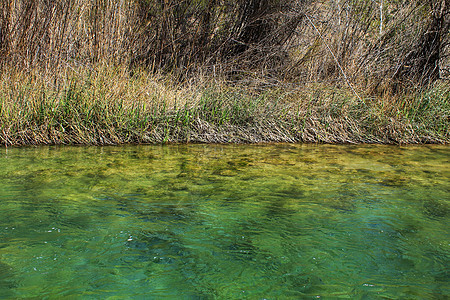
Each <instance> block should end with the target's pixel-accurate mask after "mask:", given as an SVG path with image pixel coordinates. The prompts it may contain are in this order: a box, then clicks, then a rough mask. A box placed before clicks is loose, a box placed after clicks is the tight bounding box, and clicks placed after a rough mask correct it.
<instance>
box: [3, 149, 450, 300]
mask: <svg viewBox="0 0 450 300" xmlns="http://www.w3.org/2000/svg"><path fill="white" fill-rule="evenodd" d="M0 153H1V154H0V298H2V299H5V298H6V299H8V298H11V299H14V298H33V297H35V298H39V299H40V298H47V299H57V298H58V299H59V298H75V299H77V298H83V299H90V298H92V299H124V298H125V299H126V298H132V299H159V298H167V299H171V298H182V299H312V298H314V299H316V298H325V299H334V298H348V299H405V298H406V299H446V298H447V297H448V296H449V295H450V288H449V287H450V284H449V279H450V277H449V271H448V266H449V250H450V239H449V230H448V229H449V227H448V224H449V216H450V214H449V212H450V201H449V200H450V199H449V187H450V186H449V177H450V168H449V166H450V165H449V157H450V155H449V154H450V148H449V147H448V146H420V147H413V146H408V147H398V146H375V145H370V146H369V145H368V146H331V145H264V146H262V145H253V146H248V145H245V146H232V145H226V146H225V145H223V146H222V145H173V146H123V147H103V148H100V147H38V148H21V149H1V152H0Z"/></svg>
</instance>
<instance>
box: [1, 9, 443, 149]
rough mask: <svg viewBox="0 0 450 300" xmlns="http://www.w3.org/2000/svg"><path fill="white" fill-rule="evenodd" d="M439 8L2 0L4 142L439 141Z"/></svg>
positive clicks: (440, 28)
mask: <svg viewBox="0 0 450 300" xmlns="http://www.w3.org/2000/svg"><path fill="white" fill-rule="evenodd" d="M449 7H450V5H449V1H448V0H438V1H436V0H427V1H418V0H417V1H398V0H383V1H382V2H381V0H380V1H365V0H334V1H313V0H297V1H294V0H285V1H281V0H250V1H244V0H237V1H230V0H184V1H174V0H164V1H163V0H123V1H113V0H92V1H87V0H65V1H60V0H17V1H7V0H0V68H1V70H0V75H1V76H2V77H1V85H2V86H1V90H0V102H1V111H0V127H1V132H0V143H1V144H4V145H12V144H17V145H19V144H20V145H23V144H40V143H86V144H114V143H124V142H167V141H173V142H186V141H195V142H267V141H269V142H274V141H287V142H298V141H303V142H382V143H410V142H414V143H416V142H446V141H448V138H449V134H448V124H449V122H450V120H449V117H448V115H449V101H448V99H449V88H448V87H449V85H448V83H446V81H447V80H448V72H449V69H448V68H449V67H448V61H449V53H450V51H449V49H450V48H449V37H448V31H449V29H450V27H449V26H450V25H449V24H450V22H449V18H450V14H449V11H450V9H449ZM161 82H163V83H161ZM154 86H159V87H162V86H163V87H164V88H163V91H161V90H158V91H157V92H155V90H154V89H153V87H154ZM211 90H213V91H214V92H213V93H212V94H211V92H210V91H211ZM230 91H233V92H230ZM330 91H332V92H330ZM349 91H350V93H349ZM145 95H147V96H145ZM174 95H176V96H174ZM180 95H182V96H180ZM315 95H316V96H315ZM317 95H318V96H317ZM236 98H241V99H240V100H239V101H237V100H236ZM199 99H203V100H201V101H200V100H199ZM217 99H221V100H220V101H219V100H217ZM262 99H263V100H262ZM280 99H283V101H281V100H280ZM286 99H288V100H286ZM312 99H314V100H312ZM202 101H203V102H202ZM204 101H207V103H206V102H204ZM280 101H281V102H280ZM180 103H182V105H181V104H180ZM180 105H181V106H180ZM249 107H251V109H250V108H249ZM219 112H221V113H222V114H223V115H221V117H219V116H218V115H215V114H216V113H219ZM183 114H184V115H188V116H189V117H187V118H186V117H184V119H183V120H184V121H180V120H181V119H180V118H181V117H180V116H181V115H183ZM432 114H438V115H434V116H433V115H432ZM24 116H26V118H25V117H24ZM127 119H128V120H127ZM237 120H239V121H237ZM427 122H428V124H427ZM430 122H431V123H430Z"/></svg>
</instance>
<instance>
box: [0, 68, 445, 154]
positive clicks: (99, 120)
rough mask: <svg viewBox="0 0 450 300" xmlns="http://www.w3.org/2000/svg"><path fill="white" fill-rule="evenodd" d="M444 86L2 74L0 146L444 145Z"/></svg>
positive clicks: (104, 73)
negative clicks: (391, 89)
mask: <svg viewBox="0 0 450 300" xmlns="http://www.w3.org/2000/svg"><path fill="white" fill-rule="evenodd" d="M449 91H450V88H449V84H448V83H444V82H436V83H435V84H434V85H433V86H432V87H430V88H429V89H427V90H425V91H421V92H416V93H415V94H411V93H410V94H404V95H398V94H397V95H396V96H389V95H380V96H367V95H365V94H364V93H362V92H359V93H358V95H355V93H354V92H353V91H351V90H350V89H348V88H346V87H342V86H340V87H339V86H337V85H336V84H334V85H330V84H317V83H316V84H311V85H307V84H305V85H301V86H293V85H281V84H278V85H275V86H273V87H261V86H258V85H257V84H254V85H249V84H244V83H238V84H231V83H227V82H226V81H225V80H220V79H218V78H214V77H212V78H206V79H198V80H197V81H195V82H191V83H186V84H184V85H183V86H179V85H176V84H175V83H173V82H171V81H170V80H169V79H168V76H165V77H161V76H156V75H149V74H148V73H137V72H135V73H134V74H133V75H130V73H129V72H128V71H127V70H126V69H122V68H97V69H88V68H85V69H79V70H66V71H64V73H61V74H59V75H58V76H57V77H55V76H53V77H52V76H48V77H46V76H45V75H43V74H41V73H39V72H35V73H33V72H30V73H28V74H25V73H24V72H17V71H13V72H9V73H8V72H4V73H3V74H2V77H1V80H0V95H1V97H0V144H1V145H2V146H25V145H43V144H45V145H47V144H83V145H115V144H124V143H273V142H290V143H301V142H304V143H383V144H409V143H412V144H415V143H443V144H447V143H448V142H449V141H450V135H449V123H450V118H449V111H450V101H449V100H450V96H449V95H450V93H449Z"/></svg>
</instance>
